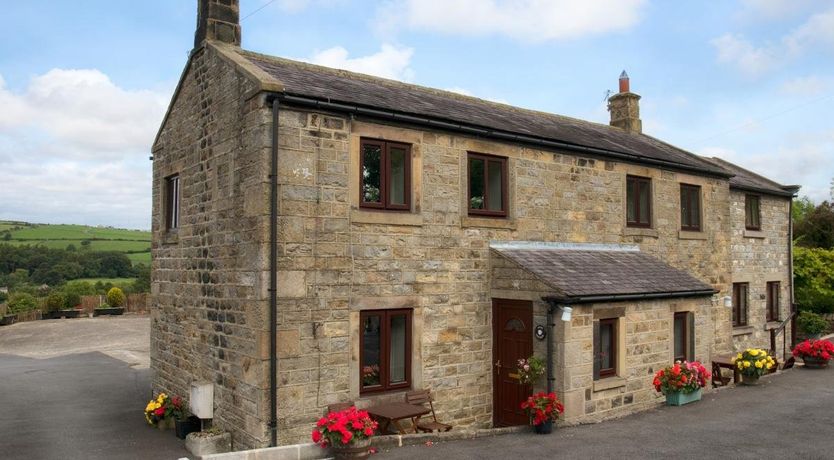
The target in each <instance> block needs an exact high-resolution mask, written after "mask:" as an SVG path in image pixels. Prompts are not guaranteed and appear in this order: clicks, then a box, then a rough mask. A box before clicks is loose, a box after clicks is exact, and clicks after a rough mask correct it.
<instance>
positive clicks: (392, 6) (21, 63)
mask: <svg viewBox="0 0 834 460" xmlns="http://www.w3.org/2000/svg"><path fill="white" fill-rule="evenodd" d="M262 7H263V8H262ZM259 8H262V9H260V10H259V11H257V12H255V11H256V10H258V9H259ZM241 11H242V13H241V17H243V18H245V19H244V20H243V23H242V26H243V46H244V48H247V49H251V50H254V51H258V52H263V53H268V54H275V55H280V56H284V57H290V58H297V59H304V60H308V61H312V62H316V63H319V64H324V65H330V66H334V67H341V68H347V69H350V70H356V71H362V72H366V73H373V74H377V75H381V76H384V77H389V78H396V79H400V80H405V81H409V82H412V83H417V84H421V85H426V86H433V87H438V88H443V89H450V90H454V91H459V92H463V93H466V94H470V95H473V96H477V97H482V98H486V99H493V100H497V101H500V102H506V103H509V104H512V105H517V106H521V107H528V108H533V109H538V110H544V111H549V112H555V113H559V114H564V115H569V116H574V117H579V118H583V119H587V120H591V121H596V122H601V123H607V121H608V114H607V112H606V110H605V102H604V96H605V92H606V91H607V90H616V86H617V76H618V75H619V73H620V71H622V70H623V69H626V70H627V71H628V73H629V75H630V76H631V88H632V90H633V91H635V92H637V93H639V94H641V95H642V96H643V99H642V100H641V115H642V119H643V126H644V132H646V133H647V134H650V135H653V136H655V137H659V138H661V139H663V140H665V141H667V142H670V143H672V144H675V145H677V146H679V147H682V148H685V149H687V150H689V151H692V152H695V153H699V154H703V155H713V156H721V157H723V158H725V159H727V160H730V161H733V162H736V163H739V164H741V165H742V166H745V167H748V168H750V169H753V170H754V171H757V172H760V173H762V174H765V175H767V176H769V177H771V178H773V179H775V180H777V181H780V182H782V183H786V184H799V185H802V186H803V189H802V191H801V194H803V195H808V196H810V197H811V198H812V199H813V200H815V201H816V202H819V201H822V200H824V199H829V198H830V196H829V190H830V185H831V179H832V177H834V167H833V166H832V164H833V163H834V161H832V160H834V123H831V121H830V118H831V114H830V110H828V109H829V108H830V107H832V106H834V93H833V92H832V90H834V1H831V0H826V1H814V0H792V1H791V0H738V1H734V2H730V1H727V2H704V3H700V2H699V3H697V4H696V3H694V2H665V1H659V0H655V1H650V0H595V1H591V0H589V1H584V2H576V1H571V0H552V1H535V0H512V1H510V0H459V1H453V0H389V1H384V2H370V1H350V0H273V1H271V2H270V1H269V0H241ZM4 12H5V16H6V17H7V18H10V19H11V20H9V21H8V22H6V23H5V25H4V28H5V29H4V30H5V33H4V39H3V40H2V41H0V107H2V108H3V109H2V110H0V184H2V185H0V219H20V220H28V221H35V222H51V223H84V224H92V225H115V226H122V227H130V228H149V226H150V177H151V173H150V166H151V165H150V162H149V161H148V155H149V150H150V144H151V142H152V140H153V136H154V134H155V132H156V129H157V127H158V125H159V122H160V120H161V118H162V115H163V113H164V111H165V108H166V105H167V103H168V101H169V99H170V96H171V93H172V92H173V88H174V86H175V85H176V81H177V79H178V77H179V74H180V72H181V71H182V68H183V66H184V64H185V61H186V57H187V54H188V52H189V50H190V49H191V46H192V45H193V32H194V25H195V21H196V2H195V1H193V0H144V1H142V2H136V1H128V0H120V1H117V0H106V1H104V0H88V1H84V2H74V1H69V0H63V1H57V0H51V1H47V0H29V1H27V2H13V3H11V4H10V5H5V6H4ZM253 12H255V13H254V14H252V13H253ZM250 14H251V15H250ZM247 16H248V17H247Z"/></svg>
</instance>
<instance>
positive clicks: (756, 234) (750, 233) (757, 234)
mask: <svg viewBox="0 0 834 460" xmlns="http://www.w3.org/2000/svg"><path fill="white" fill-rule="evenodd" d="M744 237H745V238H765V233H764V232H763V231H761V230H744Z"/></svg>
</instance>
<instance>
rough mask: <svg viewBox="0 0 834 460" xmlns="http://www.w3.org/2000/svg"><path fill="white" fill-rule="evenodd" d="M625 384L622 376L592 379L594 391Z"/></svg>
mask: <svg viewBox="0 0 834 460" xmlns="http://www.w3.org/2000/svg"><path fill="white" fill-rule="evenodd" d="M624 386H626V379H624V378H622V377H617V376H615V377H606V378H603V379H599V380H594V392H597V391H605V390H611V389H614V388H620V387H624Z"/></svg>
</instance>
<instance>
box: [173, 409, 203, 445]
mask: <svg viewBox="0 0 834 460" xmlns="http://www.w3.org/2000/svg"><path fill="white" fill-rule="evenodd" d="M174 428H175V429H176V431H177V437H178V438H180V439H185V437H186V436H188V433H196V432H197V431H200V419H199V418H197V417H195V416H193V415H192V416H191V417H188V418H187V419H185V420H174Z"/></svg>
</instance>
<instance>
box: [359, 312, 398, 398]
mask: <svg viewBox="0 0 834 460" xmlns="http://www.w3.org/2000/svg"><path fill="white" fill-rule="evenodd" d="M360 321H361V328H362V330H361V331H360V340H361V344H360V345H361V348H360V351H359V360H360V366H361V367H360V369H359V378H360V388H361V392H362V393H368V392H375V391H386V390H395V389H401V388H409V387H410V385H411V310H410V309H401V310H368V311H363V312H361V313H360Z"/></svg>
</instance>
